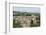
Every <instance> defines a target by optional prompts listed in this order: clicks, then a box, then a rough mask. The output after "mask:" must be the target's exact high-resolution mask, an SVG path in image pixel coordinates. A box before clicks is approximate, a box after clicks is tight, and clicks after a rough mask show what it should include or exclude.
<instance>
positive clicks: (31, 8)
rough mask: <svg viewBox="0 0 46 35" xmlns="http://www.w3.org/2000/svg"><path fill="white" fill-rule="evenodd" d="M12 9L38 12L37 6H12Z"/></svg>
mask: <svg viewBox="0 0 46 35" xmlns="http://www.w3.org/2000/svg"><path fill="white" fill-rule="evenodd" d="M13 11H20V12H31V13H40V8H39V7H14V8H13Z"/></svg>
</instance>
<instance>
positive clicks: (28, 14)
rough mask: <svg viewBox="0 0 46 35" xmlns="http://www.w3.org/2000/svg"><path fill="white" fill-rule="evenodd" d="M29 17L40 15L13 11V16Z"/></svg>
mask: <svg viewBox="0 0 46 35" xmlns="http://www.w3.org/2000/svg"><path fill="white" fill-rule="evenodd" d="M31 15H35V16H39V15H40V13H31V12H19V11H13V16H31Z"/></svg>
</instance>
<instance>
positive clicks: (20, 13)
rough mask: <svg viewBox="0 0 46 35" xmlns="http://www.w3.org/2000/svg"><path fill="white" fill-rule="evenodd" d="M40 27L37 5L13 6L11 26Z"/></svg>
mask: <svg viewBox="0 0 46 35" xmlns="http://www.w3.org/2000/svg"><path fill="white" fill-rule="evenodd" d="M24 27H40V8H39V7H13V28H24Z"/></svg>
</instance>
